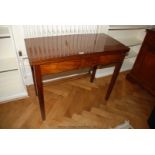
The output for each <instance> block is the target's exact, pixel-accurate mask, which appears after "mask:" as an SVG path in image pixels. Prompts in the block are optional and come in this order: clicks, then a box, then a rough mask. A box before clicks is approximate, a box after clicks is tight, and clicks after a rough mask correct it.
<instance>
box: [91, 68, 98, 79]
mask: <svg viewBox="0 0 155 155" xmlns="http://www.w3.org/2000/svg"><path fill="white" fill-rule="evenodd" d="M96 70H97V66H94V67H93V69H92V75H91V78H90V82H94V79H95V74H96Z"/></svg>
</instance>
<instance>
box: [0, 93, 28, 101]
mask: <svg viewBox="0 0 155 155" xmlns="http://www.w3.org/2000/svg"><path fill="white" fill-rule="evenodd" d="M26 97H28V94H27V93H26V92H25V93H18V94H14V95H11V96H7V97H1V98H0V104H1V103H7V102H9V101H14V100H19V99H23V98H26Z"/></svg>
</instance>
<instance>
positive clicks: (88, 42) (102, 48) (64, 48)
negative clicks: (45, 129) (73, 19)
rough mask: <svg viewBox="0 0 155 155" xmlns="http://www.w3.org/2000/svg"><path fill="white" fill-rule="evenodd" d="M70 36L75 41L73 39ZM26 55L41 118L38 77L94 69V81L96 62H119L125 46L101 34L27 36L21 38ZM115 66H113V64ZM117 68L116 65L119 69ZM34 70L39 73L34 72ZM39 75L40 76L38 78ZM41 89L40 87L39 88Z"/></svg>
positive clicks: (114, 77) (106, 63) (41, 90)
mask: <svg viewBox="0 0 155 155" xmlns="http://www.w3.org/2000/svg"><path fill="white" fill-rule="evenodd" d="M74 39H75V40H76V42H74ZM25 43H26V48H27V52H28V57H29V60H30V64H31V68H33V69H35V68H36V66H37V68H36V70H35V71H32V72H33V78H34V79H35V80H34V85H35V88H37V94H38V97H39V103H40V108H41V112H42V118H44V114H45V112H43V111H44V110H45V109H44V108H42V107H44V106H43V105H44V95H43V89H42V86H40V85H42V82H41V78H42V76H44V75H48V74H52V73H60V72H65V71H70V70H75V69H82V68H87V67H90V68H94V70H93V74H92V77H91V81H93V80H94V77H95V72H96V69H95V68H97V66H98V65H101V64H102V65H115V64H118V63H119V64H122V62H123V60H124V57H125V55H126V53H127V52H128V51H129V48H128V47H126V46H125V45H123V44H121V43H120V42H118V41H116V40H115V39H113V38H111V37H109V36H108V35H105V34H75V35H67V36H53V37H40V38H30V39H26V40H25ZM116 68H117V67H116ZM119 69H120V68H119ZM119 69H116V70H115V72H114V75H113V78H112V80H111V83H110V85H109V89H108V92H107V95H106V99H108V98H109V96H110V93H111V91H112V88H113V85H114V83H115V80H116V77H117V75H118V72H119ZM37 71H38V72H39V73H37ZM39 76H41V77H39ZM40 88H41V89H40Z"/></svg>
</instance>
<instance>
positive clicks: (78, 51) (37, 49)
mask: <svg viewBox="0 0 155 155" xmlns="http://www.w3.org/2000/svg"><path fill="white" fill-rule="evenodd" d="M25 44H26V49H27V53H28V58H29V61H30V64H31V65H33V64H40V63H43V62H46V61H50V60H54V59H59V58H65V57H70V56H80V57H82V56H83V55H91V54H95V53H101V54H103V53H105V52H115V53H117V52H120V51H122V52H127V51H128V50H129V48H128V47H127V46H125V45H123V44H122V43H120V42H119V41H117V40H115V39H113V38H111V37H110V36H108V35H106V34H73V35H61V36H50V37H38V38H27V39H25Z"/></svg>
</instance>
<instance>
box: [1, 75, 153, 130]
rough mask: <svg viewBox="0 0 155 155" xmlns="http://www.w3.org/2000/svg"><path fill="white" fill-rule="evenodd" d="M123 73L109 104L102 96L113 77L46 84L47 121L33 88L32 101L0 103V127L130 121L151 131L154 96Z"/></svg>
mask: <svg viewBox="0 0 155 155" xmlns="http://www.w3.org/2000/svg"><path fill="white" fill-rule="evenodd" d="M125 77H126V73H120V74H119V76H118V79H117V83H116V84H115V91H113V92H112V94H111V97H110V99H109V100H108V101H105V100H104V96H103V94H104V93H105V92H106V89H107V88H108V83H109V81H110V79H111V76H108V77H104V78H98V79H95V82H94V83H90V82H89V76H88V75H87V76H83V77H81V78H79V77H78V78H73V79H64V80H61V81H60V80H59V81H55V82H49V83H45V86H44V95H45V102H46V104H45V105H46V109H47V110H46V121H42V119H41V117H40V110H39V109H40V108H39V105H38V99H37V97H36V95H35V90H34V87H33V86H29V87H28V90H29V98H25V99H22V100H17V101H12V102H10V103H4V104H0V128H2V129H4V128H26V129H29V128H88V129H89V128H113V127H115V126H116V125H118V124H120V123H122V122H124V121H125V120H129V121H130V124H131V125H132V126H133V127H134V128H148V125H147V119H148V118H149V115H150V114H151V111H152V109H153V107H154V105H155V97H153V96H151V95H150V94H148V93H147V92H146V91H144V90H143V89H141V88H140V87H139V86H137V85H133V84H132V83H130V82H129V81H128V80H125Z"/></svg>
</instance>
